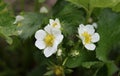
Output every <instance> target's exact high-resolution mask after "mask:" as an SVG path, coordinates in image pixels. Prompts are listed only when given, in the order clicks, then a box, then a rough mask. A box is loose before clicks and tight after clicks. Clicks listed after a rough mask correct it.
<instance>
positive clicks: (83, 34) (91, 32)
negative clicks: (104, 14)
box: [78, 23, 100, 50]
mask: <svg viewBox="0 0 120 76" xmlns="http://www.w3.org/2000/svg"><path fill="white" fill-rule="evenodd" d="M95 28H97V24H96V23H93V24H92V25H83V24H80V25H79V28H78V34H79V38H80V39H81V40H82V43H83V45H84V46H85V48H86V49H88V50H95V48H96V45H95V44H94V43H96V42H98V41H99V40H100V35H99V34H98V33H96V32H95Z"/></svg>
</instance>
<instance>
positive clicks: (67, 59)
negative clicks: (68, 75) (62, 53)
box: [62, 57, 68, 66]
mask: <svg viewBox="0 0 120 76" xmlns="http://www.w3.org/2000/svg"><path fill="white" fill-rule="evenodd" d="M67 60H68V57H66V58H65V60H64V61H63V64H62V66H64V65H65V63H66V61H67Z"/></svg>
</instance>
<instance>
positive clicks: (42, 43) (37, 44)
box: [35, 40, 46, 49]
mask: <svg viewBox="0 0 120 76" xmlns="http://www.w3.org/2000/svg"><path fill="white" fill-rule="evenodd" d="M35 46H36V47H38V48H39V49H44V48H45V47H46V45H45V43H44V41H40V40H37V41H36V42H35Z"/></svg>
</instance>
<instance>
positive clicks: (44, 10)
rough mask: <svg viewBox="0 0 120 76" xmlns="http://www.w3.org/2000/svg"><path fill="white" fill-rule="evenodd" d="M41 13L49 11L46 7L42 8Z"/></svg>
mask: <svg viewBox="0 0 120 76" xmlns="http://www.w3.org/2000/svg"><path fill="white" fill-rule="evenodd" d="M40 13H48V9H47V8H46V7H45V6H42V7H41V8H40Z"/></svg>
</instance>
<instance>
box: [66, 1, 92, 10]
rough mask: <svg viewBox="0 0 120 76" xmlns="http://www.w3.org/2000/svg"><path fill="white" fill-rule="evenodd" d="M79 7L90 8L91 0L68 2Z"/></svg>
mask: <svg viewBox="0 0 120 76" xmlns="http://www.w3.org/2000/svg"><path fill="white" fill-rule="evenodd" d="M67 1H69V2H71V3H73V4H75V5H77V6H79V7H83V8H88V6H89V1H90V0H67Z"/></svg>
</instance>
